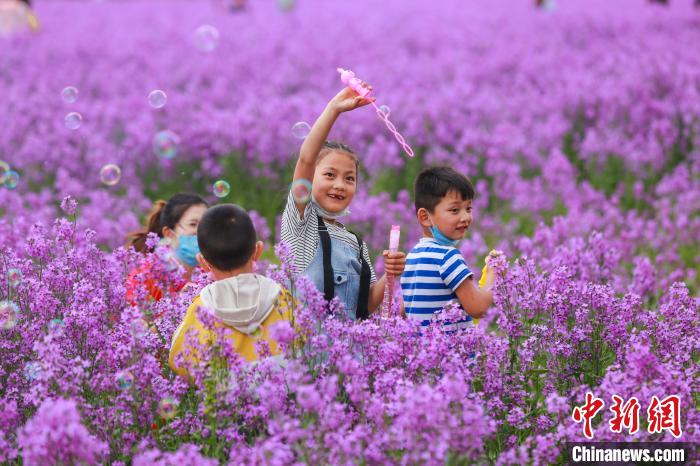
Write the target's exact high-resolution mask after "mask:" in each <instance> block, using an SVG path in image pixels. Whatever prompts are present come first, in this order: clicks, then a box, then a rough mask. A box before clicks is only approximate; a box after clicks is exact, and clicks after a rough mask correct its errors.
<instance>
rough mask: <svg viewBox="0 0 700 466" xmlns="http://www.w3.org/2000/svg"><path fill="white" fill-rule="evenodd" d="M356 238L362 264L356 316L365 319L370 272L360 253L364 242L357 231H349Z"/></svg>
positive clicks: (367, 314) (367, 307)
mask: <svg viewBox="0 0 700 466" xmlns="http://www.w3.org/2000/svg"><path fill="white" fill-rule="evenodd" d="M351 233H352V234H353V235H355V238H357V244H358V245H359V246H360V255H359V257H358V259H359V260H360V264H362V272H360V296H359V297H358V298H357V314H356V315H357V318H358V319H360V320H364V319H367V318H368V317H369V281H370V279H371V278H372V273H371V272H370V269H369V264H368V263H367V261H366V260H365V256H363V255H362V246H363V245H364V243H363V242H362V240H361V239H360V237H359V236H357V233H354V232H351Z"/></svg>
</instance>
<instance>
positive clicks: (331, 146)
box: [316, 141, 360, 174]
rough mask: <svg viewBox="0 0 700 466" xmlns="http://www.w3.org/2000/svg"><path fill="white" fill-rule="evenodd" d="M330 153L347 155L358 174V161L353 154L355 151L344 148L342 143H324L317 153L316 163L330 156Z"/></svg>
mask: <svg viewBox="0 0 700 466" xmlns="http://www.w3.org/2000/svg"><path fill="white" fill-rule="evenodd" d="M331 152H342V153H343V154H347V155H348V156H350V158H351V159H352V160H353V161H354V162H355V170H356V171H357V172H358V174H359V171H360V159H359V158H357V154H355V151H354V150H352V149H350V147H348V146H346V145H345V144H343V143H342V142H336V141H326V142H324V143H323V147H322V148H321V151H320V152H319V153H318V157H316V163H317V164H318V162H320V161H321V159H322V158H323V157H325V156H326V155H328V154H330V153H331Z"/></svg>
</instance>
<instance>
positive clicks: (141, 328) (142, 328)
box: [130, 319, 148, 338]
mask: <svg viewBox="0 0 700 466" xmlns="http://www.w3.org/2000/svg"><path fill="white" fill-rule="evenodd" d="M130 330H131V335H132V336H133V337H134V338H141V337H143V336H144V335H146V332H147V331H148V322H146V321H145V320H143V319H136V320H134V321H133V322H131V326H130Z"/></svg>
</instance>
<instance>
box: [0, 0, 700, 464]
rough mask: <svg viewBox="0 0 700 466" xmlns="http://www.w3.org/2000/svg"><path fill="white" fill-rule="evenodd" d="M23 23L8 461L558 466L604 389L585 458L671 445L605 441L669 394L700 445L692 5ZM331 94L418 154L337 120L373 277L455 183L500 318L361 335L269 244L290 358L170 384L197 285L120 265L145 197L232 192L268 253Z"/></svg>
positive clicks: (15, 41) (82, 11) (469, 243)
mask: <svg viewBox="0 0 700 466" xmlns="http://www.w3.org/2000/svg"><path fill="white" fill-rule="evenodd" d="M35 3H36V11H37V14H38V17H39V20H40V23H41V30H40V31H38V32H33V33H29V32H27V33H19V34H16V35H11V36H8V37H5V36H0V90H1V91H0V124H1V125H2V128H3V130H2V131H0V160H2V161H4V162H6V163H7V165H8V166H9V167H11V168H12V169H13V170H16V171H17V172H18V173H19V176H20V177H19V181H18V183H17V186H16V187H13V186H11V185H10V184H8V183H5V182H4V181H3V183H0V336H1V338H0V361H2V362H1V363H0V462H13V461H14V462H16V461H23V462H24V463H26V464H77V463H80V464H98V463H109V464H124V465H125V464H135V465H146V464H216V463H222V462H229V463H231V464H251V465H252V464H280V465H287V464H300V463H309V464H356V463H366V464H445V463H449V464H463V463H497V464H530V463H532V464H550V463H555V462H557V461H561V460H562V453H563V451H564V445H565V443H566V442H569V441H581V440H584V437H583V434H582V430H581V425H579V424H576V423H574V422H573V421H572V419H571V413H572V409H573V407H574V406H580V405H581V404H583V401H584V396H585V393H586V392H589V391H590V392H593V393H595V394H596V395H597V396H601V397H604V398H606V403H608V405H606V410H604V412H601V414H599V416H598V419H597V420H596V422H595V423H594V434H595V438H596V440H611V441H616V440H631V441H645V440H652V441H666V440H673V437H672V436H671V435H670V434H668V433H663V434H650V433H648V432H647V430H646V427H647V426H646V424H645V422H646V421H642V426H641V429H640V432H639V433H637V434H636V435H628V434H624V433H623V434H618V433H613V432H611V431H610V429H609V427H608V421H609V420H610V418H611V416H612V413H611V412H610V411H609V410H608V409H607V408H608V406H609V402H610V396H612V394H617V395H620V396H622V397H623V398H625V399H627V398H630V397H632V396H636V397H637V398H639V400H640V401H642V402H643V404H646V403H647V402H648V401H649V399H650V398H651V397H652V396H654V395H655V396H658V397H659V398H663V397H665V396H668V395H678V396H679V397H680V399H681V403H682V404H681V419H682V427H683V437H682V439H681V440H683V441H695V442H697V441H700V410H699V409H698V393H700V386H699V385H698V380H700V369H699V368H700V365H699V364H698V362H699V361H700V299H698V297H697V290H698V286H699V284H700V282H699V281H698V280H700V277H698V270H699V269H698V264H699V263H700V250H699V249H698V234H697V232H698V231H700V216H699V215H698V212H699V211H700V177H698V175H697V174H698V173H700V146H698V143H697V138H698V134H700V106H699V105H700V104H699V103H700V85H698V83H700V59H699V58H698V55H697V53H694V52H693V50H694V49H693V47H692V44H696V43H698V41H699V40H700V11H694V10H693V9H692V8H691V6H690V2H685V3H684V2H672V5H671V6H668V7H658V6H654V5H649V4H647V3H646V2H642V1H641V0H639V1H637V0H619V1H616V2H607V1H603V0H587V1H570V2H569V1H567V2H559V3H561V4H559V3H557V6H556V8H555V9H550V10H540V9H536V8H534V6H533V5H532V3H533V2H511V1H507V0H496V1H488V2H477V3H476V4H474V3H469V4H465V3H464V2H461V1H458V0H445V1H442V2H419V1H405V0H388V1H385V2H381V4H378V3H377V2H370V1H368V0H359V1H356V2H325V1H321V0H297V1H296V2H273V1H270V2H252V1H249V2H246V3H247V5H246V7H245V8H244V9H241V10H236V11H233V10H230V9H225V8H224V9H222V8H221V4H222V3H225V2H219V1H216V2H184V3H179V2H175V3H172V4H170V3H169V4H168V5H167V6H166V5H165V4H163V3H157V2H148V1H144V2H109V1H107V2H80V3H60V2H59V3H56V2H35ZM282 4H284V5H285V7H284V8H281V7H280V5H282ZM290 5H292V6H293V7H292V8H289V6H290ZM368 11H371V12H372V14H371V15H368V14H367V12H368ZM67 24H70V27H67V26H66V25H67ZM203 25H209V26H208V27H205V28H204V29H202V26H203ZM679 44H680V45H683V46H679ZM338 66H343V67H347V68H351V69H353V70H354V71H355V72H356V73H357V74H358V76H360V77H362V78H363V79H366V80H367V81H369V82H371V83H372V84H373V85H374V88H375V94H376V96H377V98H378V101H379V102H378V103H380V104H384V105H388V106H389V107H390V118H391V120H392V121H393V122H394V123H395V124H396V126H397V128H398V129H399V130H400V132H401V134H403V135H404V136H405V137H406V140H407V141H408V143H409V144H411V146H412V147H413V148H414V150H415V151H416V158H415V159H411V160H409V159H407V158H406V157H405V155H402V154H401V153H400V147H399V146H398V145H397V144H396V142H395V141H394V140H393V139H392V137H391V135H390V134H389V133H387V132H386V129H385V128H384V126H383V125H382V124H381V122H380V121H379V120H378V119H377V118H376V116H375V115H373V114H372V112H369V111H367V112H363V111H358V112H352V113H351V114H348V115H343V117H342V118H341V120H340V121H339V122H338V123H337V124H336V125H335V128H334V129H335V131H336V133H334V134H333V135H332V137H333V138H335V139H339V140H342V141H344V142H347V143H348V144H350V145H351V146H352V147H353V148H354V149H355V150H356V151H357V153H358V154H359V156H360V160H361V174H360V177H359V189H358V193H357V195H356V196H355V199H354V200H353V203H352V205H351V206H350V208H351V210H352V214H351V215H350V217H349V221H348V222H347V223H348V224H349V225H350V226H351V228H352V229H355V230H357V231H358V232H360V233H362V235H363V238H364V239H365V240H366V241H367V242H368V243H369V244H370V246H371V247H372V248H373V249H374V250H375V251H378V250H381V249H384V248H385V247H386V244H387V242H388V236H389V235H388V233H389V230H390V227H391V225H393V224H399V225H401V227H402V232H403V244H404V247H403V249H409V248H410V247H411V246H412V245H413V244H414V243H415V242H416V241H417V239H418V237H419V236H420V235H421V232H420V230H419V228H418V226H417V222H416V221H415V215H414V209H413V203H412V200H411V195H410V191H411V185H412V182H413V179H414V177H415V174H416V173H417V172H418V171H419V170H420V169H421V168H422V167H423V166H427V165H429V164H434V163H445V164H450V165H452V166H454V167H455V168H457V169H459V170H461V171H463V172H465V173H466V174H467V175H469V176H470V177H471V178H472V180H473V181H474V184H475V186H476V192H477V197H476V199H475V200H474V210H475V221H474V223H473V225H472V228H471V231H470V233H469V235H468V238H466V239H465V240H464V241H462V243H461V246H460V248H461V252H462V254H463V255H464V256H465V258H466V259H467V263H468V264H469V265H470V266H471V267H472V268H474V269H475V270H476V269H478V268H479V265H480V262H481V260H482V259H483V257H484V256H485V255H486V254H487V253H488V250H489V249H491V248H498V249H501V250H503V251H505V253H506V254H505V255H504V256H501V257H498V258H495V259H490V261H491V263H490V267H491V269H492V270H493V271H494V273H496V274H497V277H498V278H497V282H496V288H495V303H494V306H493V308H492V309H491V310H490V311H489V313H488V314H487V316H486V317H485V318H484V319H482V321H481V322H480V323H479V325H478V326H476V327H475V328H474V329H471V330H469V331H464V332H457V333H450V332H449V331H447V330H446V327H445V326H444V325H443V324H444V322H442V321H444V320H450V319H452V318H456V313H458V312H459V310H458V309H446V311H445V312H444V313H443V314H442V315H441V316H440V317H439V318H437V319H436V322H435V324H434V325H431V326H430V327H428V328H427V329H424V330H423V331H420V330H419V329H417V328H416V327H414V326H413V325H412V324H411V323H410V322H407V321H404V320H401V319H386V318H381V317H379V316H377V317H373V318H372V319H370V320H368V321H365V322H362V323H353V322H349V321H347V320H345V319H344V318H343V316H344V313H343V312H331V314H330V315H329V314H328V313H327V307H326V303H325V302H324V301H323V297H322V294H321V293H319V292H318V290H316V289H315V288H314V287H313V285H312V284H311V283H310V282H309V281H307V280H305V279H296V278H294V277H292V274H291V265H290V264H291V258H290V257H289V248H287V247H286V246H285V245H284V244H278V245H277V246H276V248H275V256H276V258H275V259H273V260H272V262H269V263H268V262H266V263H264V264H260V266H259V269H258V272H259V273H264V274H266V275H268V276H269V277H271V278H273V279H274V280H277V281H278V282H280V283H281V284H283V286H285V287H287V288H290V289H292V290H293V291H294V293H295V294H296V295H297V296H299V297H300V301H299V304H298V306H297V308H296V309H295V312H294V322H293V323H292V324H288V323H282V324H279V325H278V326H277V327H275V328H274V329H272V333H273V335H274V338H275V339H276V340H277V341H278V343H279V344H280V345H281V347H283V348H284V358H283V359H282V360H280V359H279V358H263V359H262V360H261V361H260V362H258V363H255V364H248V363H246V362H244V361H243V360H242V359H241V358H240V357H238V356H237V355H236V353H235V351H234V350H233V348H232V347H230V346H227V344H226V343H225V342H226V341H228V340H227V339H225V338H218V339H217V341H221V342H224V343H221V344H217V345H214V346H213V347H202V346H201V345H200V344H199V342H198V340H197V339H196V337H195V336H194V335H190V336H188V339H189V341H190V342H191V343H192V347H194V348H195V349H194V351H196V352H197V355H198V358H197V359H198V360H199V363H198V364H194V365H193V363H191V362H189V363H188V361H192V360H191V359H187V358H186V357H183V359H182V360H181V361H179V362H180V363H182V364H183V365H184V364H190V365H191V367H188V371H189V373H190V374H191V380H185V379H183V378H180V377H177V376H176V375H175V374H174V373H173V372H172V371H171V370H170V368H169V367H168V350H169V346H170V340H171V337H172V335H173V333H174V332H175V330H176V328H177V326H178V324H179V323H180V322H181V320H182V317H183V316H184V313H185V310H186V309H187V307H188V305H189V304H190V303H191V301H192V300H193V298H194V297H195V296H196V294H197V293H198V291H199V290H200V289H201V288H202V287H203V286H204V285H206V284H207V283H208V282H209V280H210V278H209V277H208V276H206V275H204V274H202V273H199V272H195V274H194V276H193V277H192V279H191V281H192V284H191V285H189V286H187V287H185V288H184V289H183V290H182V291H181V292H179V293H175V292H174V291H173V290H170V289H168V286H165V287H164V288H163V289H162V290H160V291H162V294H163V297H162V299H160V300H158V301H154V300H153V299H152V297H151V296H152V289H150V288H149V284H148V283H147V279H146V280H145V281H144V280H142V278H143V277H139V276H138V274H137V275H136V276H135V275H134V271H138V270H139V268H140V267H141V266H142V264H143V263H144V261H147V262H148V263H149V264H150V267H151V269H150V270H151V271H152V272H153V273H154V274H156V275H158V276H159V277H160V278H163V280H164V283H181V282H182V281H183V277H182V276H181V272H180V270H179V269H177V268H173V267H172V266H171V257H170V254H171V252H169V251H168V250H167V248H165V249H164V248H161V247H155V251H154V252H153V253H152V254H148V255H147V256H145V257H144V256H142V255H139V254H137V253H136V252H134V251H133V250H130V249H125V248H123V247H118V246H119V245H122V244H124V242H125V234H126V233H127V232H130V231H133V230H135V229H137V227H138V224H139V219H140V217H141V216H142V215H143V214H144V213H145V212H146V211H147V210H148V208H149V207H150V204H151V201H152V200H153V198H154V197H155V196H164V197H167V196H168V195H169V194H173V193H174V192H176V191H182V190H188V189H191V190H195V191H199V192H201V193H202V194H204V195H207V196H209V199H210V200H211V201H212V202H214V201H216V200H217V198H216V197H214V195H213V192H212V184H213V183H214V181H216V180H218V179H224V180H228V181H229V182H230V185H231V193H230V194H229V195H228V196H226V197H223V198H221V201H222V202H237V203H240V204H242V205H243V206H244V207H246V208H248V209H251V210H253V212H252V213H251V217H252V218H253V221H254V223H255V226H256V229H257V231H258V234H259V236H260V237H261V238H262V239H264V240H270V241H269V242H272V240H273V239H274V238H275V237H277V238H279V236H278V235H279V217H278V216H279V214H280V213H281V209H282V206H283V204H284V201H285V199H286V191H287V187H288V183H289V181H290V180H291V168H292V163H293V161H294V160H295V151H296V150H298V145H299V140H298V139H295V138H294V136H293V134H292V131H291V128H292V126H293V125H294V123H295V122H298V121H307V122H311V121H312V120H313V118H315V116H316V115H317V114H318V112H319V111H320V109H321V108H322V107H323V105H324V103H325V101H326V100H327V99H328V98H329V96H331V95H333V94H334V93H335V92H336V91H337V90H338V88H339V86H340V84H339V80H338V76H337V74H336V73H335V69H336V67H338ZM69 86H72V87H74V88H75V89H72V90H71V89H68V90H66V88H67V87H69ZM154 90H162V91H163V93H164V94H165V95H167V97H165V95H160V94H158V95H157V97H158V100H157V101H155V100H154V99H153V98H152V97H151V96H152V95H153V94H151V93H152V91H154ZM149 95H151V96H149ZM71 112H78V113H80V115H81V117H82V118H77V117H75V116H71V117H70V118H67V114H69V113H71ZM163 131H171V132H172V133H173V135H174V136H173V137H172V138H169V137H168V134H169V133H163ZM157 135H158V136H157ZM107 164H116V165H117V166H118V167H119V171H118V172H117V171H115V170H113V169H112V168H110V172H109V176H106V175H105V172H104V170H102V169H103V167H104V166H105V165H107ZM1 168H2V169H3V170H4V166H3V167H1ZM2 175H3V173H2V172H0V179H3V180H4V178H1V177H2ZM149 244H151V245H152V246H157V238H151V239H150V240H149ZM114 248H116V249H114ZM377 270H378V271H381V270H382V264H381V260H379V261H378V263H377ZM338 306H339V303H337V302H336V303H331V308H332V310H333V311H336V310H337V309H338ZM200 317H201V320H202V321H203V322H204V323H205V324H207V325H209V326H211V328H212V330H215V331H216V332H219V333H221V332H225V329H223V328H222V327H221V326H215V325H214V321H213V317H212V316H210V315H209V314H206V313H203V314H202V315H201V316H200ZM220 336H223V335H220ZM258 352H259V354H261V355H265V354H268V352H269V348H266V347H265V346H264V345H263V344H261V345H260V346H259V348H258ZM185 356H186V355H185Z"/></svg>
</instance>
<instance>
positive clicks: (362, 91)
mask: <svg viewBox="0 0 700 466" xmlns="http://www.w3.org/2000/svg"><path fill="white" fill-rule="evenodd" d="M338 73H340V80H341V81H342V82H343V84H345V85H346V86H348V87H349V88H350V89H352V90H353V91H355V92H357V94H358V95H360V96H362V97H363V98H367V97H368V96H369V94H370V92H372V91H370V90H369V89H367V88H366V87H365V86H363V85H362V80H361V79H359V78H357V77H355V73H353V72H352V71H350V70H345V69H343V68H338ZM372 106H373V107H374V111H375V112H376V113H377V116H378V117H379V118H380V119H381V120H382V121H384V124H385V125H386V127H387V128H389V131H391V132H392V134H393V135H394V138H396V140H397V141H398V143H399V144H401V147H403V150H404V151H406V153H407V154H408V156H409V157H413V149H411V146H409V145H408V143H407V142H406V140H405V139H404V138H403V136H401V134H400V133H399V132H398V130H397V129H396V126H394V124H393V123H392V122H391V121H389V114H388V113H387V112H384V111H382V109H381V108H379V106H378V105H377V103H376V102H374V101H373V102H372Z"/></svg>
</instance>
